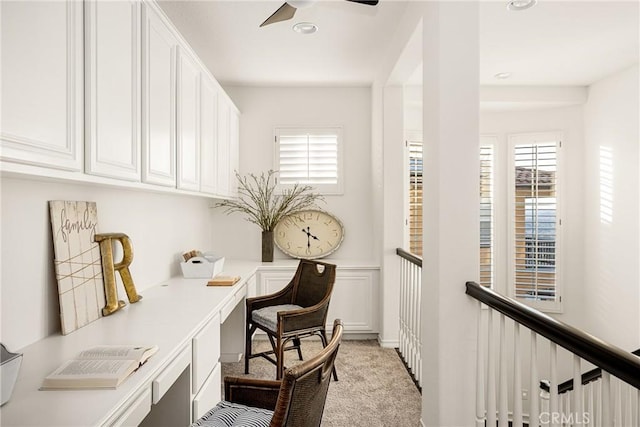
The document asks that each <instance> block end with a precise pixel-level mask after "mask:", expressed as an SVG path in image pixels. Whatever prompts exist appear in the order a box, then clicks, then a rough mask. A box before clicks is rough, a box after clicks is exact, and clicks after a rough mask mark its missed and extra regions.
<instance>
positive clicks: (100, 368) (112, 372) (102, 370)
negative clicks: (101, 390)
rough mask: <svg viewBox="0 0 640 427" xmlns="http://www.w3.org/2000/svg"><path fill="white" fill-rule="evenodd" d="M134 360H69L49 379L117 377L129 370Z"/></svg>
mask: <svg viewBox="0 0 640 427" xmlns="http://www.w3.org/2000/svg"><path fill="white" fill-rule="evenodd" d="M134 362H135V361H134V360H113V359H112V360H70V361H69V362H68V363H65V364H64V365H62V366H61V367H60V368H58V369H57V370H56V371H55V372H53V374H51V375H50V376H49V377H61V376H63V377H64V376H69V377H74V376H82V377H90V376H100V377H118V376H120V374H122V373H124V372H126V371H127V369H129V367H130V366H131V364H132V363H134Z"/></svg>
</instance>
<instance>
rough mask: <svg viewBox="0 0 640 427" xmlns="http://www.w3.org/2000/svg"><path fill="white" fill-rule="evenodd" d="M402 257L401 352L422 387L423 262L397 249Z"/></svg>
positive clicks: (399, 350)
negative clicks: (421, 310)
mask: <svg viewBox="0 0 640 427" xmlns="http://www.w3.org/2000/svg"><path fill="white" fill-rule="evenodd" d="M396 254H397V255H398V256H399V257H400V337H399V340H400V346H399V348H398V352H399V353H400V356H401V357H402V359H403V360H404V362H405V364H406V365H407V369H409V372H410V373H411V374H412V375H413V379H414V380H415V382H416V383H417V385H418V387H422V384H421V380H422V342H421V337H420V336H421V323H420V303H421V298H422V258H420V257H418V256H416V255H413V254H411V253H409V252H407V251H405V250H403V249H400V248H398V249H396Z"/></svg>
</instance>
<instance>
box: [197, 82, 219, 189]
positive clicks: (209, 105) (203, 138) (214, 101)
mask: <svg viewBox="0 0 640 427" xmlns="http://www.w3.org/2000/svg"><path fill="white" fill-rule="evenodd" d="M201 83H202V85H201V87H200V191H201V192H203V193H209V194H216V193H217V192H218V187H217V182H218V179H217V173H218V151H217V148H218V147H217V144H218V129H217V124H218V92H217V90H216V86H215V84H214V82H213V81H212V80H211V79H210V78H209V77H208V76H207V75H205V74H203V77H202V81H201Z"/></svg>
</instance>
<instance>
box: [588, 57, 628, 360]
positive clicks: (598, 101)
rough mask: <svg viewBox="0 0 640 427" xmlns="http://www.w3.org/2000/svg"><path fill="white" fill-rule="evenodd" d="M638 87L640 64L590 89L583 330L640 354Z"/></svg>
mask: <svg viewBox="0 0 640 427" xmlns="http://www.w3.org/2000/svg"><path fill="white" fill-rule="evenodd" d="M638 80H639V73H638V65H636V66H634V67H632V68H630V69H627V70H624V71H621V72H619V73H616V74H614V75H612V76H609V77H607V78H605V79H603V80H601V81H599V82H597V83H595V84H594V85H592V86H591V87H590V88H589V99H588V102H587V104H586V106H585V121H584V126H585V171H584V172H585V173H584V181H585V185H584V188H585V189H588V190H589V191H587V192H585V203H584V235H585V245H584V247H585V261H584V265H585V277H584V279H585V280H584V284H583V292H584V295H585V298H584V303H585V306H584V309H585V313H586V315H587V318H586V320H587V322H586V325H585V327H586V328H587V330H589V331H590V332H592V333H594V334H595V335H597V336H601V337H602V338H603V339H606V340H608V341H610V342H611V343H613V344H616V345H618V346H620V347H622V348H624V349H626V350H635V349H637V348H640V274H639V265H640V249H639V237H640V236H639V234H638V233H639V224H638V221H639V219H640V211H639V206H638V198H639V194H638V188H639V183H640V181H639V179H640V174H639V172H638V166H639V164H640V163H639V160H640V159H639V154H640V150H639V142H640V137H639V132H638V126H639V124H638V120H639V117H640V110H639V107H638V96H639V95H638V94H639V87H638ZM602 150H604V151H602ZM601 153H602V154H604V156H602V155H601ZM606 153H610V154H611V160H612V163H611V165H612V167H611V171H610V172H609V173H607V171H606V170H603V166H604V162H606V161H607V159H606V157H607V154H606ZM603 172H604V173H603ZM608 199H610V200H611V201H612V211H611V217H610V218H609V217H608V215H607V214H606V213H605V215H603V216H601V208H602V202H606V201H607V200H608Z"/></svg>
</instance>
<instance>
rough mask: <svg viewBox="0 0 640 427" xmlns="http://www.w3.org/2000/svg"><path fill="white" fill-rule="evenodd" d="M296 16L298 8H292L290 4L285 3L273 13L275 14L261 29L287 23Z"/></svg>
mask: <svg viewBox="0 0 640 427" xmlns="http://www.w3.org/2000/svg"><path fill="white" fill-rule="evenodd" d="M295 14H296V8H295V7H293V6H291V5H290V4H289V3H284V4H283V5H282V6H280V8H279V9H278V10H276V11H275V12H273V14H272V15H271V16H270V17H268V18H267V19H266V20H265V21H264V22H263V23H262V24H260V26H261V27H264V26H265V25H269V24H273V23H276V22H280V21H286V20H287V19H291V18H293V15H295Z"/></svg>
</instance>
